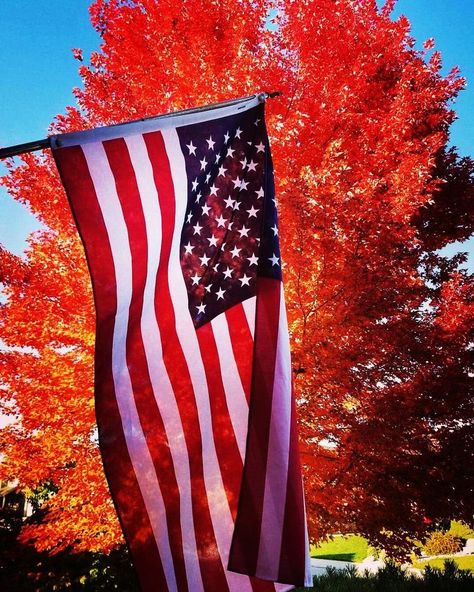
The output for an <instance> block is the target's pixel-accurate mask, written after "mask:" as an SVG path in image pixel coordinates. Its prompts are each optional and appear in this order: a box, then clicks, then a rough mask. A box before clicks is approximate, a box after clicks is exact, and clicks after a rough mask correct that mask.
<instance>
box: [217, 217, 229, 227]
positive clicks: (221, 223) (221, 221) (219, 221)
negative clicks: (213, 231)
mask: <svg viewBox="0 0 474 592" xmlns="http://www.w3.org/2000/svg"><path fill="white" fill-rule="evenodd" d="M216 222H217V228H220V227H221V226H222V227H223V228H225V223H226V222H227V220H226V219H225V218H224V216H223V215H222V214H221V215H220V216H218V217H217V218H216Z"/></svg>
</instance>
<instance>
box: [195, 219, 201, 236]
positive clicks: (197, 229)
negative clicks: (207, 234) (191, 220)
mask: <svg viewBox="0 0 474 592" xmlns="http://www.w3.org/2000/svg"><path fill="white" fill-rule="evenodd" d="M193 229H194V232H193V234H199V235H200V234H201V230H202V226H199V222H196V225H195V226H193Z"/></svg>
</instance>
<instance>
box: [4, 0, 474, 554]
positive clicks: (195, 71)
mask: <svg viewBox="0 0 474 592" xmlns="http://www.w3.org/2000/svg"><path fill="white" fill-rule="evenodd" d="M392 7H393V2H387V4H386V6H385V7H384V8H383V9H380V10H379V9H378V8H377V5H376V2H375V0H318V2H317V3H315V2H310V1H309V0H294V1H291V2H285V3H283V2H281V3H279V2H278V1H275V2H269V1H266V0H256V1H250V0H239V1H236V0H220V1H218V0H215V1H213V2H207V1H206V2H204V1H203V0H186V1H184V2H182V3H175V2H171V1H170V0H166V1H165V0H162V1H160V2H157V1H156V0H134V1H132V2H122V1H119V0H109V1H107V0H96V2H94V4H93V5H92V7H91V18H92V23H93V25H94V26H95V27H96V29H97V30H98V31H99V32H100V34H101V36H102V46H101V49H100V51H99V52H97V53H94V54H93V55H92V56H91V59H90V64H89V65H84V64H81V66H80V73H81V76H82V79H83V83H84V88H83V89H76V90H75V95H76V98H77V106H76V107H68V109H67V111H66V114H65V115H60V116H58V117H57V118H56V120H55V121H54V122H53V124H52V126H51V130H52V131H54V132H66V131H73V130H77V129H84V128H87V127H92V126H95V125H99V124H100V125H103V124H110V123H116V122H120V121H124V120H128V119H136V118H139V117H146V116H149V115H154V114H156V113H159V112H165V111H169V110H171V109H179V108H185V107H190V106H194V105H197V104H204V103H207V102H215V101H219V100H222V99H226V98H228V97H230V96H241V95H246V94H251V93H253V92H255V91H257V90H260V89H262V88H266V89H270V90H280V91H281V92H282V98H280V99H278V100H275V101H272V102H269V104H268V109H267V112H268V127H269V131H270V134H271V136H272V141H273V152H274V161H275V163H276V176H277V179H276V180H277V194H278V196H279V210H280V229H281V240H282V246H283V254H284V259H285V260H286V268H285V277H286V282H287V300H288V312H289V320H290V330H291V337H292V350H293V362H294V366H295V377H296V380H295V384H296V394H297V398H298V403H299V405H298V407H299V420H300V426H301V435H302V450H303V460H304V465H305V480H306V490H307V505H308V511H309V519H310V534H311V537H312V538H313V539H316V538H319V537H322V536H324V535H325V534H327V533H330V532H334V531H349V530H357V531H358V532H361V533H364V534H366V535H367V536H369V537H370V538H371V540H372V541H373V542H374V543H375V544H383V545H386V546H388V547H389V548H390V549H392V551H394V552H395V551H396V550H397V549H401V548H404V547H406V545H407V537H409V536H420V535H421V533H422V532H423V531H424V530H425V529H426V523H427V520H426V518H429V519H432V520H438V519H440V518H457V519H464V520H469V517H468V514H469V511H471V512H472V508H469V502H468V500H469V496H471V495H472V489H473V479H472V467H473V466H474V463H473V462H472V461H473V460H474V459H473V451H474V447H473V446H472V444H473V428H472V425H473V409H474V406H473V402H474V401H473V389H472V352H471V350H470V348H471V344H472V326H473V325H472V320H473V304H472V300H473V282H472V276H470V275H469V274H468V273H467V272H466V271H463V270H460V269H458V267H459V263H460V261H461V259H462V258H461V257H457V258H451V259H449V258H446V257H441V256H440V255H439V254H438V253H437V250H439V249H440V248H441V247H443V246H445V245H447V244H449V243H451V242H454V241H456V240H458V239H464V238H466V237H468V236H469V235H470V234H472V232H473V217H472V208H473V205H472V204H473V186H474V179H473V163H472V161H471V160H470V159H467V158H466V159H459V158H458V157H457V155H456V153H455V151H454V150H451V151H446V149H445V146H446V143H447V140H448V133H449V125H450V123H451V122H452V120H453V117H454V114H453V112H452V110H451V101H452V100H453V99H454V98H455V97H456V94H457V93H458V92H459V90H460V89H461V88H462V85H463V80H462V79H461V78H460V77H459V75H458V72H457V71H456V70H454V71H453V72H451V73H450V74H449V75H448V76H446V77H442V76H441V75H440V65H441V64H440V56H439V54H438V53H437V52H434V53H432V52H431V49H432V42H431V41H430V40H429V41H428V42H427V43H426V44H425V49H424V50H423V51H422V52H419V51H416V50H414V49H413V46H414V44H413V41H412V39H411V38H410V34H409V23H408V21H407V20H406V19H405V18H403V17H402V18H399V19H398V20H397V21H396V22H392V21H391V20H390V12H391V9H392ZM271 8H277V9H278V15H277V16H276V17H275V19H276V21H277V24H278V26H277V27H276V30H271V29H273V28H270V27H268V26H267V25H266V24H265V23H266V18H267V15H268V14H269V10H270V9H271ZM430 54H431V57H430ZM75 55H76V57H77V59H78V60H80V61H81V62H82V61H83V56H82V53H81V52H80V50H75ZM10 169H11V170H10V173H9V175H8V176H6V177H4V178H3V181H2V182H3V184H4V185H5V186H6V187H7V189H8V190H9V192H10V193H11V194H12V195H13V196H14V197H15V198H16V199H18V200H20V201H23V202H25V203H28V204H29V206H30V208H31V209H32V211H33V212H34V213H35V214H36V215H37V216H38V217H39V218H40V219H41V220H42V221H43V222H44V224H45V225H46V227H47V228H48V230H46V231H43V232H40V233H37V234H36V235H34V236H32V237H31V238H30V247H29V249H28V251H27V254H26V258H25V259H20V258H16V257H14V256H13V255H11V254H10V253H8V252H7V251H5V250H3V251H2V252H1V256H0V281H1V282H2V283H3V284H4V286H5V288H4V292H5V296H6V302H5V303H4V304H2V306H1V308H0V325H1V328H2V339H3V341H4V343H5V344H6V346H7V347H6V348H4V349H3V350H2V351H1V352H0V376H1V384H2V388H3V391H4V396H3V398H2V403H1V409H2V411H3V413H10V414H12V415H13V416H14V417H15V418H16V421H15V422H14V423H13V424H11V425H10V426H8V427H6V428H4V429H3V430H2V432H1V435H0V438H1V440H0V442H1V448H2V451H3V454H4V461H3V463H2V466H1V468H0V469H1V476H2V478H3V477H7V478H8V477H12V476H17V477H19V478H20V479H21V481H22V483H23V484H24V485H25V486H28V487H34V486H35V485H37V484H38V483H41V482H43V481H52V482H54V484H55V485H56V486H57V487H58V489H59V491H58V494H57V495H55V496H54V497H52V498H51V499H50V500H49V501H48V503H47V513H46V517H45V519H44V521H43V522H42V523H40V524H35V525H30V526H27V527H26V528H25V529H24V531H23V537H24V538H25V539H30V538H32V539H34V540H35V541H36V545H37V547H38V548H40V549H52V550H56V551H58V550H61V549H65V548H67V547H69V546H73V547H74V548H75V549H77V550H87V549H90V550H99V549H102V550H106V551H107V550H110V549H111V548H112V547H113V546H114V545H115V544H117V542H119V541H120V531H119V527H118V524H117V521H116V518H115V515H114V512H113V508H112V506H111V503H110V499H109V497H108V493H107V489H106V484H105V481H104V478H103V474H102V469H101V465H100V458H99V454H98V450H97V445H96V439H95V427H94V415H93V402H92V401H93V399H92V397H93V393H92V356H93V326H94V313H93V305H92V298H91V290H90V285H89V279H88V274H87V269H86V264H85V260H84V256H83V253H82V248H81V246H80V243H79V240H78V237H77V234H76V231H75V228H74V225H73V221H72V219H71V215H70V213H69V209H68V206H67V203H66V199H65V196H64V193H63V191H62V188H61V186H60V182H59V180H58V176H57V173H56V171H55V168H54V165H53V163H52V160H51V157H50V156H49V155H48V154H46V153H45V154H43V155H41V156H33V155H29V156H25V157H24V158H23V162H22V164H20V165H19V166H17V167H15V166H14V164H13V163H10ZM25 313H26V314H25ZM470 372H471V373H470ZM469 471H471V472H470V473H469ZM434 491H436V492H437V493H436V494H433V492H434Z"/></svg>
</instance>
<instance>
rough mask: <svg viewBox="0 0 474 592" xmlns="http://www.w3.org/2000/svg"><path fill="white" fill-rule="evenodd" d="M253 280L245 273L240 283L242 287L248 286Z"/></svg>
mask: <svg viewBox="0 0 474 592" xmlns="http://www.w3.org/2000/svg"><path fill="white" fill-rule="evenodd" d="M251 279H252V278H251V277H249V276H248V275H246V274H245V273H244V275H243V276H242V277H241V278H239V282H241V286H248V285H249V282H250V280H251Z"/></svg>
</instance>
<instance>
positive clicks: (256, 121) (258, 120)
mask: <svg viewBox="0 0 474 592" xmlns="http://www.w3.org/2000/svg"><path fill="white" fill-rule="evenodd" d="M259 123H260V118H259V117H257V119H256V120H255V121H254V122H253V124H254V125H258V124H259Z"/></svg>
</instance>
